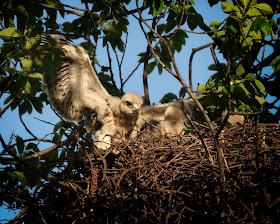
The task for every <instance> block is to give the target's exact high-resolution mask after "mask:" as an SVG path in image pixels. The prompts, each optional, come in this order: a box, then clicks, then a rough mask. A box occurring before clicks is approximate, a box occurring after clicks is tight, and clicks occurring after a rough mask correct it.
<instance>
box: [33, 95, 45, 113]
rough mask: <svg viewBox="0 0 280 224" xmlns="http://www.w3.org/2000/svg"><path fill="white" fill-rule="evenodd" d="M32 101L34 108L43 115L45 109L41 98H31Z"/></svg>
mask: <svg viewBox="0 0 280 224" xmlns="http://www.w3.org/2000/svg"><path fill="white" fill-rule="evenodd" d="M30 101H31V103H32V105H33V107H34V109H35V110H36V111H37V112H38V113H40V114H41V113H42V107H43V103H42V101H41V100H40V99H39V98H37V97H34V98H31V99H30Z"/></svg>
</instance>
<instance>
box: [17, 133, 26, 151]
mask: <svg viewBox="0 0 280 224" xmlns="http://www.w3.org/2000/svg"><path fill="white" fill-rule="evenodd" d="M16 143H17V148H18V152H19V153H20V154H21V153H22V152H23V150H24V142H23V139H22V137H20V136H18V135H17V136H16Z"/></svg>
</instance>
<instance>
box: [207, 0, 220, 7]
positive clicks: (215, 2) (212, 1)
mask: <svg viewBox="0 0 280 224" xmlns="http://www.w3.org/2000/svg"><path fill="white" fill-rule="evenodd" d="M218 2H219V0H208V3H209V5H210V6H211V7H212V6H213V5H216V4H217V3H218Z"/></svg>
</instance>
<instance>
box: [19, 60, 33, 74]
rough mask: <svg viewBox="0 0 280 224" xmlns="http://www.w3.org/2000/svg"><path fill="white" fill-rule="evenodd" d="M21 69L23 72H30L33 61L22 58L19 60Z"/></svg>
mask: <svg viewBox="0 0 280 224" xmlns="http://www.w3.org/2000/svg"><path fill="white" fill-rule="evenodd" d="M20 63H21V67H22V69H23V70H27V71H28V72H32V70H33V60H32V59H30V58H22V59H21V60H20Z"/></svg>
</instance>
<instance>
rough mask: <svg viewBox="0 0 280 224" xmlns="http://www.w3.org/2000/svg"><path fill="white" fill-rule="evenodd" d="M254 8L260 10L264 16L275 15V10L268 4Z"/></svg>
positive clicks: (261, 4)
mask: <svg viewBox="0 0 280 224" xmlns="http://www.w3.org/2000/svg"><path fill="white" fill-rule="evenodd" d="M254 7H255V8H257V9H259V10H260V11H261V12H262V13H263V14H267V13H273V10H272V8H271V7H270V5H268V4H266V3H260V4H257V5H255V6H254Z"/></svg>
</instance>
